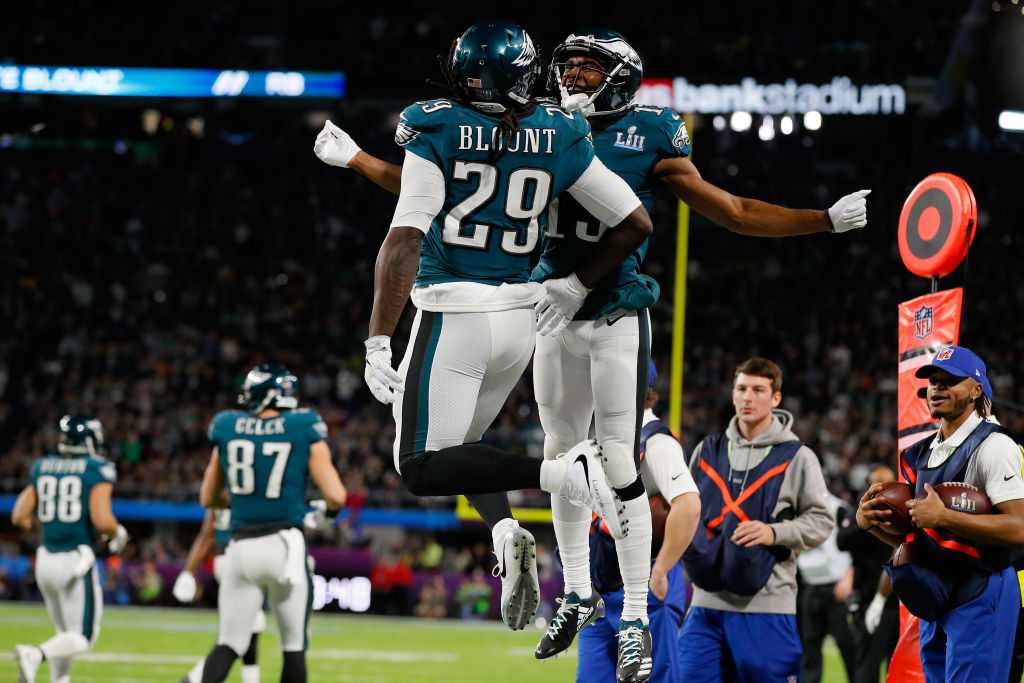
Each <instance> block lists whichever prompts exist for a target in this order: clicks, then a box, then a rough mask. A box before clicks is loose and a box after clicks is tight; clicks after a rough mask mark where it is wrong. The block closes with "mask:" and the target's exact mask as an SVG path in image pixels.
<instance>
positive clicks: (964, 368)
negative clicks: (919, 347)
mask: <svg viewBox="0 0 1024 683" xmlns="http://www.w3.org/2000/svg"><path fill="white" fill-rule="evenodd" d="M936 370H944V371H945V372H948V373H949V374H951V375H953V376H954V377H970V378H971V379H973V380H976V381H977V382H978V383H979V384H981V391H982V393H984V394H985V396H987V397H988V398H989V400H991V399H992V384H991V383H990V382H989V381H988V369H987V368H986V367H985V361H983V360H981V358H979V357H978V354H976V353H975V352H974V351H971V350H970V349H969V348H967V347H966V346H953V345H952V344H949V345H947V346H943V347H942V348H940V349H939V350H938V351H936V352H935V357H934V358H932V362H931V363H929V364H928V365H923V366H921V367H919V368H918V369H917V372H915V373H914V376H916V377H920V378H921V379H926V378H928V377H931V375H932V373H933V372H935V371H936Z"/></svg>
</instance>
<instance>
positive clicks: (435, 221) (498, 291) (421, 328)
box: [391, 100, 640, 469]
mask: <svg viewBox="0 0 1024 683" xmlns="http://www.w3.org/2000/svg"><path fill="white" fill-rule="evenodd" d="M499 123H500V122H499V120H498V119H497V118H495V117H492V116H488V115H486V114H483V113H482V112H480V111H477V110H476V109H474V108H471V107H468V106H464V105H462V104H459V103H457V102H453V101H450V100H431V101H427V102H419V103H416V104H414V105H412V106H410V107H408V108H406V109H405V111H403V112H402V116H401V120H400V122H399V124H398V130H397V132H396V136H395V138H396V142H397V143H398V144H399V145H401V146H402V147H404V148H405V150H406V156H405V162H404V164H403V167H402V190H401V195H400V196H399V200H398V206H397V208H396V211H395V216H394V219H393V220H392V222H391V227H392V228H396V227H412V228H415V229H418V230H421V231H422V232H423V233H424V240H423V247H422V251H421V256H420V263H419V271H418V273H417V276H416V286H415V287H414V289H413V292H412V300H413V303H414V304H415V305H416V307H417V309H418V312H417V315H416V320H415V323H414V327H413V332H412V339H411V341H410V343H409V345H408V350H407V351H406V355H405V358H404V359H403V360H402V363H401V365H400V366H399V373H400V374H401V375H402V376H403V377H404V378H405V392H404V394H403V395H402V396H401V398H400V399H399V400H398V401H397V402H396V403H395V404H394V416H395V422H396V424H397V427H398V428H397V438H396V440H395V449H394V455H395V466H396V468H399V469H400V464H401V461H402V460H403V459H404V458H410V457H416V456H418V455H420V454H422V453H423V452H425V451H434V450H440V449H442V448H446V447H450V446H457V445H460V444H463V443H471V442H474V441H478V440H479V439H480V438H481V436H482V434H483V432H484V430H485V429H486V428H487V427H488V426H489V425H490V424H491V422H492V421H493V420H494V418H495V416H496V415H497V413H498V411H499V410H500V409H501V406H502V405H503V404H504V402H505V399H506V398H507V397H508V394H509V392H510V391H511V389H512V387H513V386H515V383H516V382H517V381H518V380H519V377H520V376H521V375H522V372H523V370H524V369H525V367H526V364H527V363H528V362H529V360H530V356H531V355H532V353H533V347H534V332H535V326H534V317H533V308H532V307H533V304H534V303H536V301H537V299H538V298H539V296H540V293H541V288H540V286H539V285H538V284H537V283H531V282H529V279H530V260H531V255H532V254H533V253H534V251H535V250H536V249H537V248H538V247H539V242H540V236H541V235H542V234H543V233H544V231H545V229H546V228H547V220H548V206H549V204H550V203H551V201H552V200H553V199H554V198H555V197H557V196H559V195H562V194H564V193H568V194H570V195H572V196H574V197H576V198H577V199H578V200H579V201H581V202H582V203H583V204H585V205H586V206H587V207H588V208H589V209H590V211H592V212H593V213H594V214H595V215H599V216H601V217H602V219H603V220H604V221H605V222H606V223H609V224H611V225H617V224H618V223H620V222H621V221H622V220H623V219H624V218H625V217H626V216H627V215H629V214H630V213H631V212H632V211H634V210H635V209H636V208H637V207H638V206H639V205H640V201H639V200H638V199H637V198H636V195H635V194H634V193H633V192H632V191H631V190H630V189H629V188H628V187H627V186H626V184H625V183H624V182H623V181H622V180H621V179H620V178H618V177H616V176H615V175H614V174H612V173H610V172H609V171H608V170H607V169H606V168H605V167H604V165H603V164H601V162H600V161H597V160H596V159H595V157H594V148H593V144H592V143H591V140H590V137H589V133H590V127H589V125H588V124H587V122H586V120H585V119H584V118H583V117H582V116H581V115H579V114H575V115H569V114H566V113H564V112H562V111H561V110H560V109H559V108H558V107H557V106H553V105H537V106H536V107H535V108H534V109H533V110H532V111H531V112H530V113H529V114H526V115H524V116H523V117H522V118H520V119H519V122H518V130H517V131H516V132H515V133H513V134H512V135H511V136H510V137H509V138H508V139H507V140H506V139H502V138H501V136H500V133H499V131H500V125H499ZM499 140H501V142H499ZM497 144H501V145H502V146H503V150H502V151H501V153H500V154H498V153H496V151H495V146H496V145H497Z"/></svg>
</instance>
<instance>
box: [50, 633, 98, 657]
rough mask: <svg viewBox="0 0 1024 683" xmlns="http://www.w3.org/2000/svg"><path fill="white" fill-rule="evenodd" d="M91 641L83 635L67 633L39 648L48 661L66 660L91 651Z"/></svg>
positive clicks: (58, 635)
mask: <svg viewBox="0 0 1024 683" xmlns="http://www.w3.org/2000/svg"><path fill="white" fill-rule="evenodd" d="M89 647H90V645H89V641H88V640H86V638H85V636H83V635H82V634H81V633H71V632H70V631H65V632H64V633H58V634H57V635H55V636H54V637H53V638H50V639H49V640H48V641H46V642H45V643H43V644H42V645H40V646H39V649H40V650H42V651H43V654H44V655H45V656H46V658H47V659H66V658H68V657H74V656H75V655H80V654H82V653H83V652H88V651H89Z"/></svg>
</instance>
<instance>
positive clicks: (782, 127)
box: [779, 115, 793, 135]
mask: <svg viewBox="0 0 1024 683" xmlns="http://www.w3.org/2000/svg"><path fill="white" fill-rule="evenodd" d="M779 132H780V133H782V134H783V135H789V134H790V133H792V132H793V117H792V116H788V115H787V116H783V117H782V119H781V120H780V121H779Z"/></svg>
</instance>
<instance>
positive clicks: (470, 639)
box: [0, 603, 845, 683]
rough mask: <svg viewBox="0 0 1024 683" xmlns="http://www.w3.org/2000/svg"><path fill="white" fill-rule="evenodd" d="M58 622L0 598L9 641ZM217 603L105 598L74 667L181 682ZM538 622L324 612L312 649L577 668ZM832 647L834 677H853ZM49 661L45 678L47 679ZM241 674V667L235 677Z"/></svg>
mask: <svg viewBox="0 0 1024 683" xmlns="http://www.w3.org/2000/svg"><path fill="white" fill-rule="evenodd" d="M52 633H53V629H52V627H51V626H50V623H49V621H48V619H47V617H46V611H45V610H44V609H43V607H42V605H32V604H24V603H0V648H2V649H3V650H4V651H6V652H8V653H9V652H11V650H13V648H14V645H15V644H17V643H25V642H27V643H39V642H41V641H43V640H45V639H46V638H48V637H49V636H50V635H51V634H52ZM215 634H216V614H215V613H214V612H212V611H209V610H196V609H156V608H125V607H122V608H110V607H108V608H106V612H105V613H104V615H103V630H102V632H101V633H100V639H99V642H98V644H97V647H96V649H95V650H94V651H93V652H91V653H90V654H88V655H86V656H85V657H83V658H82V659H80V660H76V663H75V665H74V668H73V669H72V672H71V673H72V680H73V681H74V683H100V682H102V683H150V682H151V681H163V682H166V683H178V681H179V680H181V677H182V676H184V675H185V673H187V672H188V670H189V669H190V668H191V667H192V665H193V664H194V663H195V661H196V659H198V658H199V657H200V656H202V655H204V654H205V653H206V652H207V651H208V650H209V648H210V646H211V645H212V644H213V641H214V638H215ZM539 637H540V632H539V631H534V630H528V631H525V632H518V633H513V632H511V631H508V630H507V629H505V628H504V627H503V626H501V625H500V624H497V623H485V624H481V623H473V624H466V623H464V622H458V621H441V622H433V621H425V620H419V619H411V618H410V619H402V618H384V617H367V616H351V615H315V616H314V617H313V622H312V642H311V645H310V653H309V659H308V663H309V680H310V681H311V682H316V683H320V682H324V683H328V682H333V681H337V682H339V683H343V682H347V681H352V682H358V683H435V682H437V683H440V682H442V681H443V682H445V683H548V682H552V683H553V682H555V681H559V682H562V681H572V680H574V677H575V672H576V665H575V656H576V650H575V647H574V648H573V649H572V650H570V653H569V655H563V656H562V657H560V658H558V659H556V660H554V661H548V662H538V661H535V660H534V659H533V654H532V653H533V648H534V646H535V645H536V642H537V639H538V638H539ZM277 647H278V645H277V638H276V634H275V631H274V628H273V625H271V626H270V627H268V629H267V633H266V635H265V636H264V638H263V639H262V640H261V642H260V663H261V665H262V666H263V667H264V670H263V675H262V679H263V680H264V681H268V682H269V681H276V680H277V678H278V674H279V672H280V656H279V652H278V649H277ZM837 667H841V665H839V662H838V659H837V658H836V656H835V651H834V647H830V648H829V653H828V658H827V663H826V676H825V681H826V682H827V683H839V682H840V681H843V680H845V678H844V677H843V676H842V675H841V668H837ZM17 678H18V675H17V670H16V668H15V666H14V664H13V660H12V659H11V658H10V656H0V681H15V680H17ZM49 680H50V676H49V673H48V671H47V670H46V665H45V664H44V665H43V669H41V670H40V676H39V677H38V678H37V682H38V683H48V682H49ZM228 680H229V681H233V682H236V683H237V682H238V681H239V680H240V678H239V676H238V672H237V667H236V668H235V671H234V672H233V673H232V676H231V677H230V678H228Z"/></svg>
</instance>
